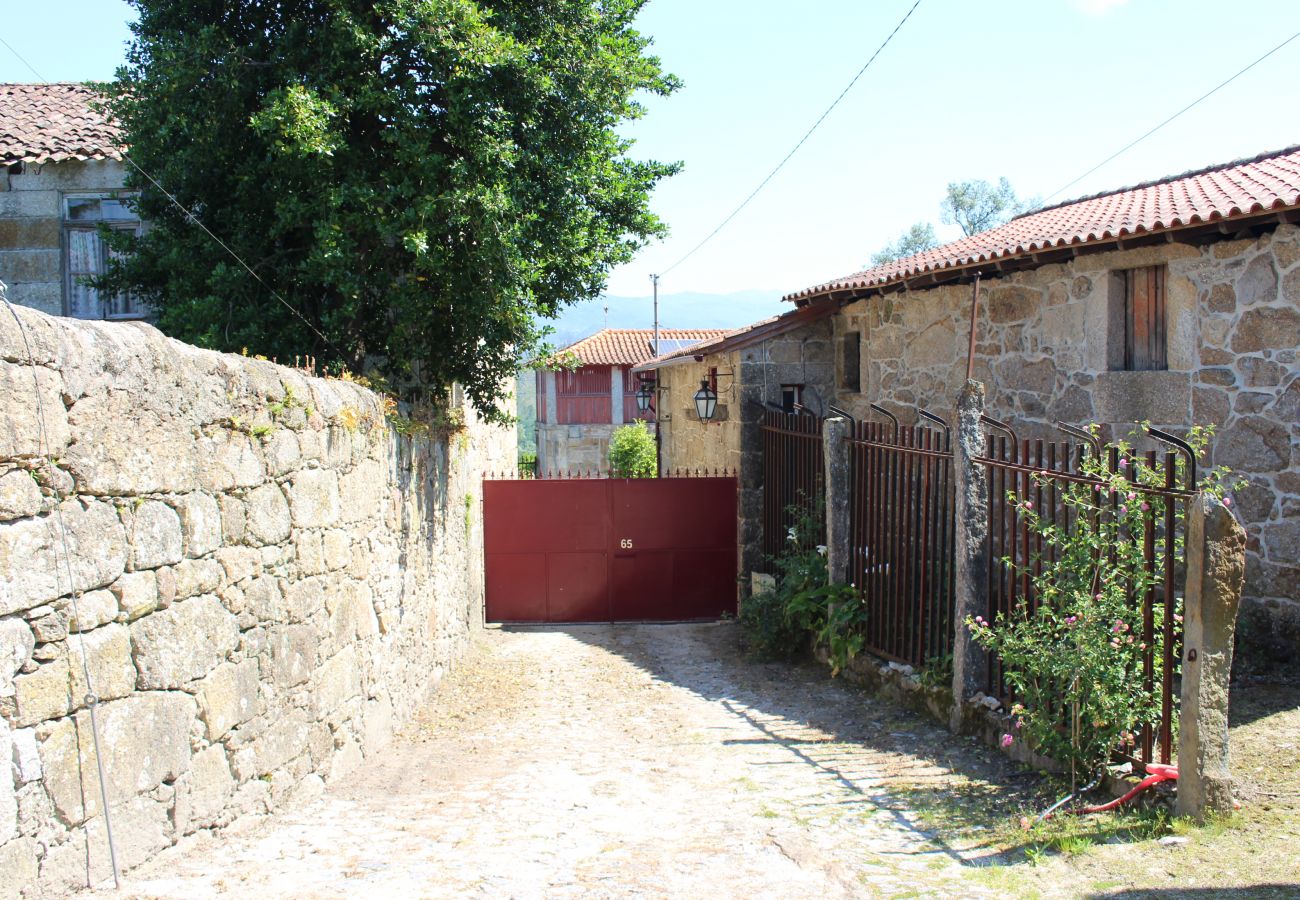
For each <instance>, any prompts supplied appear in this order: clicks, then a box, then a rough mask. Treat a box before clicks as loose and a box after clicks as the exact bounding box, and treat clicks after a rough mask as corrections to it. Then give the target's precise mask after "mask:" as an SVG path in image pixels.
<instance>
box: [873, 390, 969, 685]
mask: <svg viewBox="0 0 1300 900" xmlns="http://www.w3.org/2000/svg"><path fill="white" fill-rule="evenodd" d="M882 412H886V411H883V410H882ZM889 418H890V419H891V421H890V422H889V423H882V422H874V421H867V422H860V423H858V425H857V427H856V428H855V430H854V433H853V436H852V437H851V438H849V439H848V444H849V460H850V476H849V477H850V485H851V496H850V498H849V502H850V503H851V509H850V526H849V535H850V538H849V539H850V555H849V581H850V583H851V584H852V585H853V586H854V587H855V588H856V589H857V591H858V593H859V594H860V595H861V597H862V598H863V601H864V603H865V604H866V606H867V608H868V615H867V624H866V635H865V637H866V649H867V650H869V651H871V652H872V653H874V654H876V655H877V656H881V657H883V658H885V659H891V660H896V661H898V662H902V663H907V664H910V665H913V666H918V667H920V666H924V665H926V664H927V663H929V662H931V661H932V660H935V659H936V658H939V657H943V656H944V655H946V654H948V653H950V652H951V650H952V630H953V624H952V616H953V597H954V593H953V580H954V569H953V558H954V551H953V540H954V535H955V522H954V519H953V516H954V499H953V473H952V447H951V443H950V440H951V439H950V435H949V431H948V428H947V426H946V425H945V424H944V423H943V421H942V420H941V419H937V418H936V417H931V416H928V415H927V416H925V418H926V419H928V420H931V421H935V422H937V423H938V425H939V426H940V427H939V428H938V429H936V428H934V427H930V426H927V425H918V426H900V425H898V420H897V419H896V418H895V417H894V416H893V415H892V414H891V415H889Z"/></svg>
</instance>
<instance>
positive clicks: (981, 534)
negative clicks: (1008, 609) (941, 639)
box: [948, 381, 989, 731]
mask: <svg viewBox="0 0 1300 900" xmlns="http://www.w3.org/2000/svg"><path fill="white" fill-rule="evenodd" d="M983 413H984V385H983V383H981V382H979V381H967V382H966V385H965V386H964V387H963V388H962V389H961V393H960V394H959V395H958V397H957V441H956V443H955V444H954V445H953V480H954V484H955V486H956V493H957V497H956V500H957V503H956V506H957V510H956V516H957V534H956V542H955V546H956V558H955V559H954V560H953V565H954V566H955V567H956V591H955V593H956V596H955V598H954V604H953V606H954V609H953V629H954V631H953V645H952V712H951V714H950V716H949V719H948V727H949V728H950V729H951V730H952V731H960V730H961V727H962V719H963V716H964V713H965V708H966V701H967V700H968V699H970V697H972V696H973V695H974V694H976V693H977V692H979V691H982V690H984V685H985V681H986V679H987V677H988V656H987V655H986V654H985V652H984V650H983V649H982V648H981V647H980V646H979V645H978V644H976V643H975V641H974V640H973V639H972V638H971V634H970V631H969V629H967V627H966V618H967V617H968V616H977V615H983V614H984V613H985V612H987V611H988V572H989V544H988V536H989V495H988V482H987V480H986V479H985V473H984V467H983V466H981V465H980V464H979V463H978V462H976V461H975V459H976V457H979V456H983V455H984V444H985V438H984V428H983V426H982V425H981V424H980V416H981V415H983Z"/></svg>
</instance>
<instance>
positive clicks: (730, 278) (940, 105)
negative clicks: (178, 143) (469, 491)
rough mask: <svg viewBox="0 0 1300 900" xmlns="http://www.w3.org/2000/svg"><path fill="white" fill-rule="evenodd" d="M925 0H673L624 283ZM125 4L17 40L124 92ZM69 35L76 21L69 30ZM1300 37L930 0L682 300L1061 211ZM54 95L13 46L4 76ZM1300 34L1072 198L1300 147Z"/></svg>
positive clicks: (1127, 8) (784, 280)
mask: <svg viewBox="0 0 1300 900" xmlns="http://www.w3.org/2000/svg"><path fill="white" fill-rule="evenodd" d="M912 2H913V0H876V2H863V0H808V2H805V3H802V4H793V3H790V2H789V0H782V2H776V0H706V2H701V0H651V2H650V3H649V5H648V6H647V8H646V10H645V11H644V13H643V14H642V17H641V20H640V25H641V28H642V30H643V31H644V32H646V33H648V34H650V35H652V36H653V37H654V39H655V45H654V50H655V52H657V53H658V54H659V55H660V56H661V57H662V58H663V61H664V64H665V66H666V67H667V68H668V69H669V71H672V72H674V73H676V74H677V75H679V76H680V77H681V78H682V79H683V80H684V82H685V87H684V88H683V90H681V91H680V92H679V93H678V94H677V95H675V96H673V97H671V98H668V99H665V100H659V99H652V100H651V102H650V103H649V106H650V112H649V115H648V116H647V118H646V119H645V120H643V121H641V122H638V123H636V124H634V125H632V126H630V127H629V128H628V129H627V132H628V134H629V135H630V136H632V137H634V138H635V139H636V140H637V146H636V153H637V154H638V155H641V156H650V157H655V158H660V159H679V160H682V161H683V162H684V163H685V166H686V167H685V170H684V171H683V172H682V174H680V175H678V176H677V177H675V178H673V179H671V180H669V181H668V182H666V183H664V184H663V185H662V186H661V187H660V188H659V190H658V191H657V192H656V194H655V197H654V205H655V208H656V210H657V211H658V212H659V213H660V215H661V216H663V217H664V218H665V220H666V221H667V222H668V223H669V225H670V226H671V228H672V235H671V236H670V237H669V238H668V240H666V241H664V242H660V243H656V244H655V245H652V246H650V247H647V248H646V249H645V250H643V251H642V253H641V254H640V256H639V257H638V258H637V259H636V260H635V261H634V262H633V263H631V264H629V265H627V266H624V267H622V268H620V269H619V270H617V271H615V272H614V273H613V274H612V277H611V280H610V286H609V290H610V293H611V294H616V295H643V294H645V293H647V290H648V286H649V281H648V279H649V275H650V273H651V272H656V271H663V270H664V269H665V268H667V267H668V266H669V265H670V264H672V263H673V262H674V261H675V260H677V259H678V258H679V257H681V256H682V255H683V254H684V253H685V252H686V251H687V250H689V249H690V248H691V247H692V246H693V245H694V244H695V243H697V242H698V241H699V240H700V239H701V238H703V237H704V236H705V235H706V234H707V233H708V232H709V231H711V230H712V229H713V228H714V226H716V225H717V224H718V222H719V221H721V219H722V218H723V217H724V216H725V215H726V214H727V213H728V212H730V211H731V210H732V209H733V208H734V207H735V206H736V204H738V203H739V202H740V201H741V200H742V199H743V198H744V196H745V195H746V194H747V193H749V191H750V190H751V189H752V188H753V187H754V186H755V185H756V184H757V183H758V182H759V180H761V179H762V177H763V176H764V175H766V174H767V172H768V171H770V170H771V168H772V167H773V166H774V165H775V164H776V163H777V162H778V161H779V160H780V159H781V157H782V156H784V155H785V153H786V152H787V151H788V150H789V149H790V147H791V146H793V144H794V142H795V141H796V140H798V138H799V136H800V135H802V134H803V133H804V131H806V130H807V128H808V127H809V126H810V125H811V124H812V122H813V121H814V120H815V119H816V118H817V116H819V115H820V114H821V112H822V111H823V110H824V109H825V108H826V106H827V105H828V104H829V103H830V101H831V100H832V99H834V97H835V96H836V95H837V94H838V93H839V92H840V90H841V89H842V88H843V87H844V85H845V84H847V83H848V81H849V79H850V78H852V76H853V74H854V73H855V72H856V71H857V70H858V69H859V68H860V67H861V65H862V64H863V63H864V62H865V61H866V59H867V57H869V56H870V54H871V53H872V51H874V50H875V48H876V47H877V46H878V45H879V43H880V42H881V40H883V39H884V37H885V35H887V34H888V32H889V31H890V29H892V28H893V27H894V24H895V23H896V22H897V21H898V19H900V18H901V17H902V15H903V14H904V13H905V12H906V11H907V9H908V7H910V6H911V4H912ZM129 13H130V10H129V8H128V7H127V5H126V4H125V3H123V2H120V0H54V2H52V3H48V4H19V5H15V6H14V8H12V9H8V10H6V12H5V16H4V26H3V27H4V32H3V37H4V39H5V40H6V41H8V42H9V43H10V44H12V45H14V47H15V48H16V49H17V50H18V51H19V52H20V53H22V54H23V56H25V57H26V58H27V59H28V60H29V61H30V62H31V63H32V65H33V66H35V67H36V69H37V70H39V71H40V72H41V73H42V74H43V75H44V76H45V77H46V78H48V79H50V80H80V79H91V78H108V77H110V76H111V75H112V72H113V69H114V67H115V66H116V65H117V64H118V63H119V62H120V61H121V58H122V48H123V45H124V42H125V41H126V39H127V37H128V33H127V30H126V26H125V19H126V17H127V16H128V15H129ZM55 21H57V25H58V27H52V23H53V22H55ZM1297 31H1300V4H1298V3H1296V2H1294V0H1250V2H1247V3H1232V4H1225V3H1223V2H1222V0H1127V2H1126V0H998V2H979V3H976V2H969V0H922V2H921V5H920V7H919V8H918V9H917V10H916V13H915V14H914V15H913V16H912V18H911V20H910V21H909V22H908V23H907V25H905V26H904V28H903V29H902V30H901V31H900V32H899V34H898V36H897V37H896V38H895V39H894V41H893V43H891V44H890V46H889V47H888V48H887V49H886V50H885V51H884V53H882V54H881V56H880V58H879V59H878V60H877V61H876V63H875V64H874V65H873V66H872V68H871V69H870V70H869V71H868V72H867V73H866V74H865V75H864V76H863V77H862V79H861V80H860V81H859V82H858V83H857V85H856V86H855V87H854V89H853V90H852V92H850V93H849V95H848V96H847V97H846V98H845V99H844V101H843V102H842V103H841V104H840V106H839V107H838V108H837V109H836V110H835V112H833V113H832V114H831V116H830V117H829V118H828V119H827V120H826V122H825V123H824V124H823V125H822V126H821V128H820V129H819V131H818V132H817V133H816V134H815V135H813V137H812V138H811V139H810V140H809V142H808V143H807V144H805V145H804V147H803V149H802V150H801V151H800V152H799V154H797V155H796V156H795V157H794V159H792V160H791V161H790V163H789V164H787V166H786V167H785V169H784V170H783V171H782V172H781V173H780V174H779V175H777V177H776V179H774V180H773V182H772V183H771V184H769V185H768V187H767V188H766V189H765V190H764V192H763V193H762V194H760V195H759V197H758V198H757V199H756V200H754V201H753V203H751V204H750V206H749V207H748V208H747V209H746V210H745V211H744V212H742V213H741V215H740V216H739V217H738V218H737V219H736V220H735V221H733V222H732V223H731V224H730V225H729V226H728V227H727V228H726V229H725V230H724V231H723V232H722V233H721V234H719V235H718V236H717V237H716V238H714V239H713V241H712V242H711V243H709V244H708V245H707V246H705V247H704V248H703V249H702V250H700V251H699V252H698V253H696V254H695V255H694V256H693V257H692V258H691V259H690V260H689V261H687V262H686V263H684V264H683V265H681V266H680V267H678V268H676V269H675V270H674V271H672V272H671V273H669V274H668V275H667V276H666V277H665V278H664V279H663V281H662V282H661V291H663V292H665V293H673V292H680V291H702V292H715V293H724V292H729V291H738V290H742V289H760V290H765V291H771V292H772V293H773V294H783V293H787V292H790V291H793V290H797V289H799V288H801V287H805V286H808V285H811V284H814V283H817V282H821V281H824V280H827V279H830V278H833V277H836V276H839V275H842V274H846V273H848V272H852V271H854V270H856V269H857V268H859V267H860V266H861V265H862V264H863V263H865V262H866V260H867V259H868V257H869V256H870V254H871V253H872V252H873V251H874V250H876V249H878V248H879V247H880V246H881V245H883V244H885V243H888V242H889V241H891V240H893V239H894V237H896V236H897V234H898V233H900V232H901V231H903V230H904V229H905V228H906V227H907V226H909V225H910V224H911V223H912V222H915V221H919V220H923V219H928V220H930V221H933V222H934V223H935V224H936V227H938V228H939V232H940V235H941V236H942V237H955V236H956V233H955V231H954V230H953V228H952V227H948V226H941V225H940V224H939V221H938V218H939V210H938V204H939V200H940V198H941V197H942V195H943V190H944V186H945V185H946V183H947V182H949V181H952V180H962V179H967V178H989V179H996V178H997V177H998V176H1001V175H1005V176H1007V177H1008V178H1009V179H1011V181H1012V183H1013V184H1014V185H1015V187H1016V189H1017V190H1018V191H1019V192H1020V193H1021V194H1022V195H1040V196H1042V195H1047V194H1050V193H1051V192H1052V191H1054V190H1056V189H1057V188H1059V187H1061V186H1062V185H1063V184H1065V183H1066V182H1068V181H1070V180H1072V179H1073V178H1074V177H1075V176H1077V175H1080V174H1082V173H1083V172H1084V171H1086V170H1087V169H1089V168H1091V167H1092V166H1093V165H1095V164H1096V163H1098V162H1100V161H1101V160H1102V159H1104V158H1105V157H1107V156H1109V155H1110V154H1111V153H1112V152H1113V151H1115V150H1117V149H1119V148H1120V147H1121V146H1123V145H1124V144H1126V143H1128V141H1130V140H1132V139H1133V138H1135V137H1137V136H1138V135H1140V134H1141V133H1143V132H1144V131H1146V130H1147V129H1148V128H1150V127H1151V126H1153V125H1155V124H1156V123H1158V122H1159V121H1161V120H1162V119H1164V118H1165V117H1167V116H1168V115H1170V114H1172V113H1173V112H1175V111H1177V110H1178V109H1179V108H1181V107H1182V106H1184V105H1186V104H1187V103H1189V102H1190V101H1192V100H1194V99H1195V98H1196V97H1198V96H1199V95H1201V94H1202V93H1204V92H1206V91H1207V90H1209V89H1210V88H1212V87H1214V86H1215V85H1216V84H1218V83H1219V82H1220V81H1222V80H1224V79H1225V78H1227V77H1228V76H1229V75H1231V74H1232V73H1233V72H1235V71H1237V70H1238V69H1240V68H1241V67H1243V66H1244V65H1246V64H1247V63H1249V62H1250V61H1251V60H1254V59H1255V58H1256V57H1258V56H1260V55H1261V54H1263V53H1264V52H1265V51H1267V50H1268V49H1270V48H1271V47H1273V46H1275V45H1276V44H1278V43H1280V42H1281V41H1282V40H1284V39H1285V38H1286V37H1288V36H1290V35H1291V34H1294V33H1295V32H1297ZM31 80H35V76H33V75H32V74H31V73H30V71H29V70H27V69H26V67H24V66H23V65H22V63H20V62H19V61H18V60H17V59H15V58H14V57H13V56H12V55H11V54H10V53H9V52H8V51H7V50H5V49H4V48H3V47H0V81H31ZM1298 85H1300V39H1298V40H1296V41H1294V42H1293V43H1291V44H1289V45H1288V46H1287V47H1285V48H1283V49H1282V50H1281V51H1279V52H1278V53H1276V54H1275V55H1273V56H1272V57H1270V58H1269V59H1268V60H1266V61H1265V62H1263V63H1261V64H1260V65H1259V66H1257V67H1256V68H1255V69H1253V70H1251V71H1250V72H1248V73H1247V74H1246V75H1243V76H1242V77H1241V78H1240V79H1238V80H1237V81H1236V82H1234V83H1233V84H1231V85H1229V86H1228V87H1227V88H1225V89H1223V90H1222V91H1221V92H1219V93H1218V94H1216V95H1215V96H1213V97H1212V98H1210V99H1209V100H1206V101H1205V102H1203V103H1201V104H1200V105H1199V106H1197V107H1196V108H1195V109H1193V110H1191V111H1190V112H1188V113H1187V114H1186V115H1184V116H1183V117H1182V118H1180V119H1179V120H1177V121H1175V122H1174V123H1172V124H1170V125H1168V126H1166V127H1165V128H1164V129H1163V130H1161V131H1159V132H1157V133H1156V134H1155V135H1153V136H1152V137H1150V138H1148V139H1147V140H1146V141H1144V142H1143V143H1142V144H1140V145H1139V146H1137V147H1136V148H1134V149H1133V150H1130V151H1128V152H1127V153H1126V154H1124V155H1123V156H1121V157H1120V158H1119V159H1117V160H1115V161H1114V162H1112V163H1110V164H1108V165H1107V166H1105V167H1104V168H1102V169H1101V170H1099V171H1098V172H1096V173H1094V174H1093V175H1091V176H1089V177H1088V178H1087V179H1086V180H1084V181H1082V182H1080V183H1079V184H1077V185H1074V186H1073V187H1071V188H1070V189H1069V191H1068V192H1067V193H1066V194H1063V195H1062V196H1061V197H1058V198H1056V199H1062V198H1063V197H1069V196H1078V195H1081V194H1085V193H1091V192H1095V191H1099V190H1105V189H1108V188H1112V187H1117V186H1120V185H1124V184H1130V183H1133V182H1137V181H1142V180H1147V179H1150V178H1156V177H1160V176H1163V175H1168V174H1174V173H1177V172H1181V171H1185V170H1187V169H1190V168H1195V167H1199V166H1203V165H1208V164H1212V163H1216V162H1223V161H1227V160H1230V159H1235V158H1238V157H1242V156H1249V155H1253V154H1256V153H1259V152H1261V151H1264V150H1271V149H1277V148H1279V147H1283V146H1287V145H1290V144H1294V143H1300V119H1298V118H1297V116H1296V112H1295V110H1296V107H1297V101H1300V88H1298V87H1297V86H1298Z"/></svg>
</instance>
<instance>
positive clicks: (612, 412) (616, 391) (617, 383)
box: [609, 366, 623, 425]
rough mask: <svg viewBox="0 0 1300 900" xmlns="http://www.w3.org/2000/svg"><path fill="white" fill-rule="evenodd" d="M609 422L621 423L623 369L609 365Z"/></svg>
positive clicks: (613, 423) (612, 423)
mask: <svg viewBox="0 0 1300 900" xmlns="http://www.w3.org/2000/svg"><path fill="white" fill-rule="evenodd" d="M609 424H611V425H622V424H623V370H622V369H620V368H619V367H618V366H610V367H609Z"/></svg>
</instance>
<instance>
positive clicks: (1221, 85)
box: [1043, 31, 1300, 202]
mask: <svg viewBox="0 0 1300 900" xmlns="http://www.w3.org/2000/svg"><path fill="white" fill-rule="evenodd" d="M1298 37H1300V31H1297V32H1296V33H1295V34H1293V35H1291V36H1290V37H1289V38H1287V39H1286V40H1285V41H1283V42H1282V43H1280V44H1278V45H1277V46H1276V47H1274V48H1273V49H1272V50H1270V51H1268V52H1267V53H1265V54H1264V55H1263V56H1261V57H1259V58H1258V59H1256V60H1255V61H1254V62H1252V63H1251V64H1250V65H1248V66H1246V67H1245V68H1244V69H1240V70H1238V71H1237V73H1236V74H1234V75H1233V76H1232V77H1230V78H1228V79H1227V80H1225V81H1222V82H1220V83H1219V84H1218V85H1217V86H1215V87H1213V88H1211V89H1210V90H1208V91H1206V92H1205V93H1204V94H1202V95H1201V96H1199V97H1197V98H1196V99H1195V100H1193V101H1192V102H1191V103H1189V104H1187V105H1186V106H1184V107H1183V108H1182V109H1180V110H1178V112H1176V113H1174V114H1173V115H1172V116H1170V117H1169V118H1167V119H1165V120H1164V121H1163V122H1161V123H1160V124H1159V125H1157V126H1156V127H1154V128H1152V129H1151V130H1150V131H1148V132H1146V133H1145V134H1143V135H1142V136H1141V137H1138V138H1135V139H1134V140H1132V141H1130V142H1129V143H1127V144H1125V145H1124V146H1123V147H1120V148H1119V149H1118V150H1116V151H1115V152H1114V153H1112V154H1111V155H1110V156H1108V157H1106V158H1105V159H1103V160H1102V161H1101V162H1099V163H1097V165H1095V166H1093V167H1092V168H1091V169H1089V170H1088V171H1086V172H1084V173H1083V174H1082V175H1080V176H1079V177H1078V178H1075V179H1074V180H1073V181H1071V182H1070V183H1069V184H1063V185H1061V186H1060V187H1059V188H1057V189H1056V190H1054V191H1052V192H1051V193H1050V194H1048V195H1047V196H1046V197H1044V198H1043V200H1044V202H1046V201H1048V200H1051V199H1052V198H1053V197H1055V196H1056V195H1058V194H1061V193H1063V192H1065V191H1067V190H1069V189H1070V188H1072V187H1074V186H1075V185H1076V184H1078V183H1079V182H1080V181H1083V179H1085V178H1087V177H1088V176H1089V175H1091V174H1092V173H1093V172H1095V171H1097V170H1098V169H1100V168H1101V167H1102V166H1104V165H1106V164H1107V163H1109V162H1110V161H1111V160H1113V159H1115V158H1116V157H1117V156H1120V155H1122V154H1124V153H1127V152H1128V151H1129V150H1132V149H1133V148H1134V147H1136V146H1137V145H1138V144H1140V143H1142V142H1143V141H1145V140H1146V139H1147V138H1149V137H1151V135H1153V134H1155V133H1156V132H1157V131H1159V130H1160V129H1161V128H1164V127H1165V126H1166V125H1168V124H1169V123H1170V122H1172V121H1173V120H1174V119H1177V118H1178V117H1179V116H1181V115H1182V114H1183V113H1185V112H1187V111H1188V110H1189V109H1191V108H1192V107H1193V106H1196V105H1197V104H1198V103H1200V102H1201V101H1202V100H1206V99H1208V98H1209V97H1211V96H1213V95H1214V94H1216V93H1218V92H1219V91H1220V90H1222V89H1223V88H1225V87H1227V86H1228V85H1230V84H1232V82H1234V81H1236V80H1237V79H1238V78H1240V77H1241V76H1242V75H1245V74H1246V73H1247V72H1249V71H1250V70H1251V69H1253V68H1255V66H1257V65H1259V64H1260V63H1262V62H1263V61H1264V60H1266V59H1268V58H1269V57H1270V56H1272V55H1273V54H1274V53H1276V52H1277V51H1279V50H1281V49H1282V48H1283V47H1285V46H1286V45H1287V44H1289V43H1291V42H1292V41H1294V40H1295V39H1296V38H1298Z"/></svg>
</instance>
